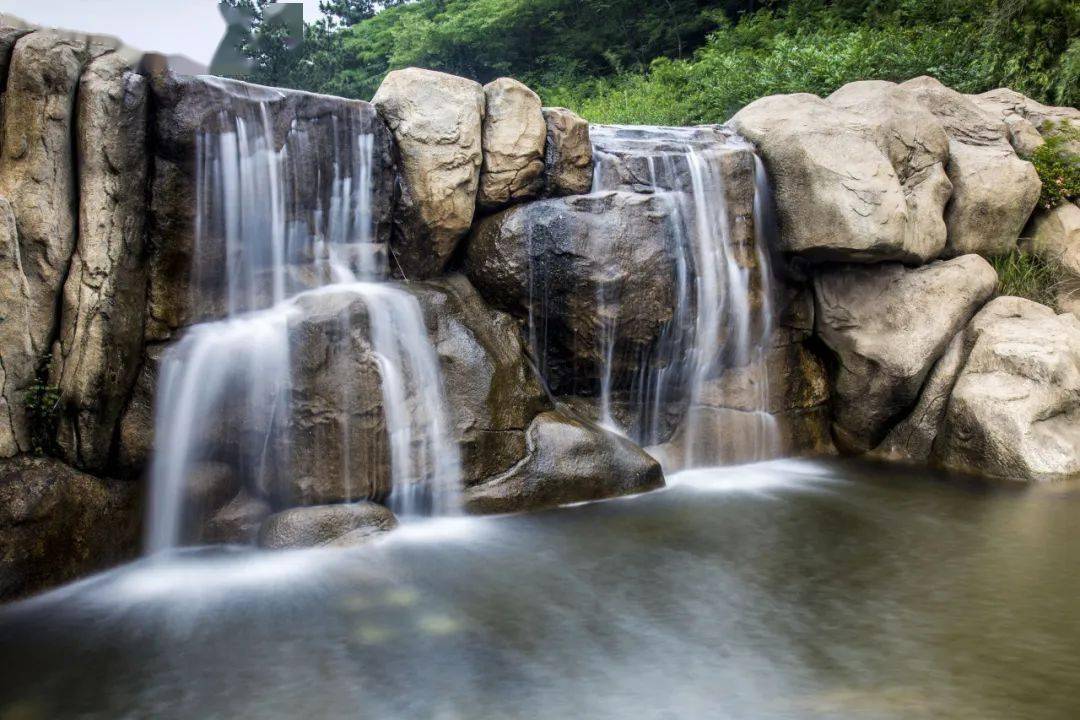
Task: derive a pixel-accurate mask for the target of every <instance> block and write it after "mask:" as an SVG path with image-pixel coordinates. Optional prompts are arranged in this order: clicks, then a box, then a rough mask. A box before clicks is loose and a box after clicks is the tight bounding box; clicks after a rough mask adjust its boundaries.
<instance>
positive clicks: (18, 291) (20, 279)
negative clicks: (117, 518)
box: [0, 197, 37, 457]
mask: <svg viewBox="0 0 1080 720" xmlns="http://www.w3.org/2000/svg"><path fill="white" fill-rule="evenodd" d="M0 301H2V302H0V307H3V311H2V313H0V457H11V456H13V455H17V454H18V453H19V452H25V451H28V450H29V449H30V437H29V429H28V427H27V422H26V407H25V403H24V401H23V398H24V396H25V394H26V390H27V388H28V387H29V386H30V383H31V382H32V381H33V379H34V373H35V371H36V363H37V356H36V354H35V353H34V346H33V341H32V339H31V335H30V328H31V324H32V316H31V308H32V307H33V299H32V298H31V296H30V284H29V283H28V282H27V280H26V274H25V273H24V272H23V265H22V250H21V248H20V247H19V234H18V231H17V230H16V227H15V214H14V213H13V212H12V210H11V204H10V203H9V202H8V201H7V200H6V199H5V198H3V197H0Z"/></svg>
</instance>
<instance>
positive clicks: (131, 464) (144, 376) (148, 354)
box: [111, 343, 166, 477]
mask: <svg viewBox="0 0 1080 720" xmlns="http://www.w3.org/2000/svg"><path fill="white" fill-rule="evenodd" d="M165 348H166V344H165V343H154V344H148V345H147V346H146V348H145V350H144V352H143V357H142V362H141V364H140V367H139V370H138V373H137V374H136V379H135V387H134V388H133V389H132V391H131V397H130V398H129V400H128V403H127V406H126V407H125V408H124V413H123V415H122V416H121V418H120V431H119V434H118V443H117V453H116V457H115V458H113V459H112V461H111V462H112V464H114V465H115V466H116V469H117V470H118V471H119V472H120V473H121V474H122V475H123V476H124V477H138V476H140V475H141V474H142V472H143V470H144V469H145V468H148V467H149V466H150V455H151V453H152V452H153V449H154V396H155V394H156V392H157V377H158V368H159V367H160V365H161V358H162V356H163V355H164V353H165Z"/></svg>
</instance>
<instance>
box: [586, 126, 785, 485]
mask: <svg viewBox="0 0 1080 720" xmlns="http://www.w3.org/2000/svg"><path fill="white" fill-rule="evenodd" d="M591 136H592V142H593V158H594V178H593V188H592V189H593V192H600V191H606V190H629V191H633V192H639V193H653V194H656V195H659V196H664V197H666V198H668V199H669V201H670V203H671V204H672V207H673V210H674V212H673V216H674V218H675V224H676V226H677V227H676V233H675V236H676V238H677V240H676V242H675V245H674V247H672V248H670V251H671V253H672V257H673V260H674V267H675V277H674V283H675V293H674V297H675V306H674V308H673V317H672V320H671V322H670V323H669V324H668V326H667V327H666V328H665V329H664V330H663V332H662V334H661V336H660V338H659V339H658V341H657V342H656V343H655V344H654V346H653V347H652V348H651V349H650V352H649V353H648V356H647V357H644V358H642V359H641V360H640V361H639V363H638V370H637V373H636V375H635V377H633V378H631V379H630V381H629V385H630V393H631V397H632V398H633V403H632V406H633V409H634V412H633V417H632V418H631V420H630V421H629V422H628V423H627V425H626V426H625V427H623V426H619V425H617V424H616V422H615V420H614V418H613V416H612V410H611V408H612V404H613V394H614V392H615V388H616V386H617V384H618V383H617V380H616V378H615V377H614V358H615V355H616V345H617V343H618V336H617V332H616V326H615V323H614V321H613V320H611V318H613V317H614V316H616V315H617V312H618V309H617V303H618V302H619V300H618V298H617V297H614V296H612V294H611V293H609V292H606V291H605V290H604V289H603V288H598V290H597V303H598V314H599V319H598V322H599V323H600V326H601V332H600V334H599V336H600V339H601V340H600V341H601V343H602V344H603V347H602V348H600V353H599V355H600V357H601V358H603V359H604V362H603V366H602V368H601V371H600V383H599V399H598V404H599V410H598V413H597V414H598V416H599V418H600V422H601V423H602V424H603V425H605V426H608V427H612V428H613V429H616V430H617V431H619V432H623V433H627V434H630V435H631V436H632V437H634V439H635V440H637V441H638V442H640V443H641V444H643V445H649V446H661V448H660V449H659V450H658V452H659V453H660V454H665V455H666V454H668V453H669V452H670V447H665V446H663V444H664V443H665V442H666V441H667V440H668V437H667V435H669V433H668V432H665V429H664V427H663V418H664V416H665V413H667V412H668V411H669V408H670V407H672V406H677V407H681V408H682V411H681V416H682V419H681V435H680V437H679V438H677V442H678V445H679V448H678V452H679V459H678V461H677V462H675V463H674V464H676V465H678V466H682V467H695V466H701V465H706V464H716V463H722V462H735V461H740V462H741V461H748V460H760V459H766V458H769V457H774V456H776V455H777V454H778V453H779V446H778V439H777V438H778V431H777V427H776V420H775V418H774V417H773V416H772V415H771V414H769V413H768V412H767V408H768V377H767V373H766V362H765V353H766V351H767V348H768V343H769V339H770V335H771V331H772V321H773V319H772V312H773V311H772V293H773V287H772V282H771V278H772V272H771V268H770V262H769V256H768V253H767V246H768V241H769V238H768V233H770V232H772V231H773V230H772V229H773V227H774V221H773V218H772V214H771V196H770V195H769V185H768V178H767V177H766V175H765V170H764V166H763V165H762V164H761V160H760V158H758V157H757V156H756V155H753V159H754V168H753V173H754V197H753V211H752V214H753V226H754V233H755V234H754V237H753V238H752V242H747V240H746V239H741V240H740V239H737V238H736V237H735V236H734V232H733V227H732V216H731V213H730V212H729V208H728V201H727V191H728V187H727V175H726V168H725V164H724V160H725V157H726V156H731V155H732V154H733V152H736V151H741V152H750V153H752V152H753V149H752V147H751V146H750V145H749V144H748V143H745V142H744V141H742V140H741V139H740V138H738V137H737V136H734V135H732V134H730V133H728V132H726V131H725V130H723V129H721V128H713V127H690V128H672V127H625V126H595V125H594V126H592V128H591ZM733 369H734V370H735V371H737V372H739V373H742V374H743V376H744V377H745V378H746V380H747V382H748V383H749V385H750V386H751V388H752V393H751V394H752V397H751V398H750V399H749V402H747V400H746V398H741V399H740V402H741V407H739V408H738V409H737V410H734V411H733V410H728V409H725V408H724V398H723V384H722V382H719V381H720V380H721V379H722V376H723V375H724V374H725V373H727V372H730V371H732V370H733ZM707 395H708V396H710V397H708V398H707V397H706V396H707ZM717 395H720V397H717ZM717 406H719V408H720V410H718V409H717ZM707 418H708V419H710V420H709V421H706V419H707ZM728 420H730V422H728ZM716 435H722V436H727V437H726V438H724V439H722V440H720V441H717V440H716V438H715V437H714V436H716ZM732 448H734V450H733V449H732Z"/></svg>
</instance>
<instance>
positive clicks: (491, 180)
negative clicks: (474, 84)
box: [477, 78, 547, 208]
mask: <svg viewBox="0 0 1080 720" xmlns="http://www.w3.org/2000/svg"><path fill="white" fill-rule="evenodd" d="M484 98H485V113H484V124H483V130H482V134H481V135H482V147H483V152H484V160H483V164H482V166H481V168H480V190H479V195H478V196H477V202H479V203H480V206H481V207H483V208H496V207H500V206H503V205H507V204H509V203H511V202H515V201H518V200H525V199H528V198H531V197H535V196H536V195H538V194H539V192H540V190H541V188H542V187H543V177H542V175H543V172H544V139H545V137H546V135H547V125H546V124H545V122H544V115H543V113H542V112H541V111H540V96H539V95H537V94H536V93H534V92H533V91H532V90H530V89H529V88H528V87H526V86H525V85H523V84H522V83H520V82H518V81H517V80H513V79H511V78H499V79H498V80H492V81H491V82H489V83H488V84H487V85H485V86H484Z"/></svg>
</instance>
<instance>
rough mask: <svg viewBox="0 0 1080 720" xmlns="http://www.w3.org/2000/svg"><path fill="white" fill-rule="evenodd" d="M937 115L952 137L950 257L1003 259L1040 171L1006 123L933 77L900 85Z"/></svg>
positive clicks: (1029, 206) (1034, 196)
mask: <svg viewBox="0 0 1080 720" xmlns="http://www.w3.org/2000/svg"><path fill="white" fill-rule="evenodd" d="M900 87H901V88H903V89H904V90H907V91H909V92H910V93H912V94H913V95H914V97H915V98H917V100H918V102H919V103H920V104H921V105H922V106H923V107H924V108H926V109H927V110H928V111H930V112H931V113H933V114H934V116H935V117H937V118H938V120H939V121H940V122H941V125H942V127H943V128H944V129H945V132H946V134H947V135H948V136H949V163H948V166H947V168H946V170H947V171H948V174H949V179H950V180H951V181H952V184H953V196H952V199H951V201H950V202H949V205H948V207H947V208H946V211H945V224H946V226H947V227H948V231H949V232H948V235H949V236H948V243H947V245H946V248H945V253H944V254H945V255H947V256H956V255H963V254H966V253H978V254H980V255H983V256H985V257H992V256H995V255H1003V254H1005V253H1008V252H1009V251H1010V250H1012V249H1013V248H1015V247H1016V240H1017V238H1018V237H1019V235H1020V231H1021V230H1022V229H1023V227H1024V224H1025V223H1026V222H1027V220H1028V217H1029V216H1030V215H1031V211H1032V210H1033V209H1034V208H1035V203H1036V202H1037V201H1038V199H1039V190H1040V188H1041V183H1040V181H1039V176H1038V173H1036V172H1035V167H1034V166H1033V165H1032V164H1031V163H1029V162H1026V161H1024V160H1021V159H1020V158H1019V157H1017V155H1016V152H1015V150H1014V149H1013V146H1012V145H1011V144H1010V142H1009V131H1008V127H1007V126H1006V125H1005V123H1004V121H1003V120H1001V119H1000V118H999V117H994V116H992V115H990V114H987V113H986V112H984V111H983V110H981V109H979V106H978V105H976V104H975V103H974V102H972V101H971V100H970V99H969V98H967V97H966V96H964V95H962V94H960V93H958V92H956V91H955V90H952V89H950V88H948V87H946V86H944V85H942V84H941V83H940V82H938V81H937V80H935V79H934V78H931V77H925V76H924V77H919V78H915V79H913V80H908V81H907V82H905V83H901V85H900Z"/></svg>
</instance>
